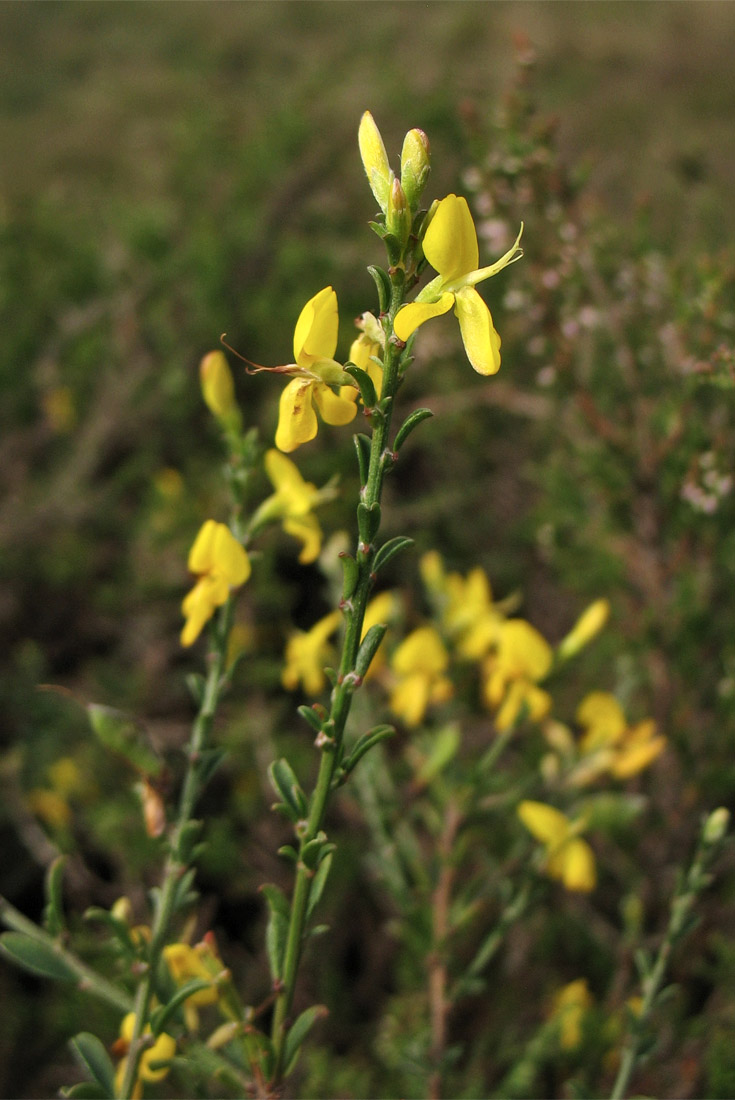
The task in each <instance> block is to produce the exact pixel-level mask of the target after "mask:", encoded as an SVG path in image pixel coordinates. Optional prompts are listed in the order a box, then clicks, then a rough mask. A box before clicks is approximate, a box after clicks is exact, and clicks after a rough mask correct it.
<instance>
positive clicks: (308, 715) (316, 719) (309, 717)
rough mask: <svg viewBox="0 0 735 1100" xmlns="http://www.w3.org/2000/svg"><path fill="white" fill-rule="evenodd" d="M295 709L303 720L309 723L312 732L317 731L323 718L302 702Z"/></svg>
mask: <svg viewBox="0 0 735 1100" xmlns="http://www.w3.org/2000/svg"><path fill="white" fill-rule="evenodd" d="M296 709H297V711H298V713H299V714H300V715H301V717H302V718H303V719H304V721H305V722H308V723H309V725H310V726H311V728H312V729H313V730H314V732H315V733H319V731H320V730H321V728H322V721H323V719H322V718H321V716H320V715H318V714H317V712H316V711H315V710H314V708H313V707H310V706H308V705H307V704H306V703H304V705H303V706H300V707H297V708H296Z"/></svg>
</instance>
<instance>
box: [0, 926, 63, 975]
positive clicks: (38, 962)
mask: <svg viewBox="0 0 735 1100" xmlns="http://www.w3.org/2000/svg"><path fill="white" fill-rule="evenodd" d="M0 951H1V952H2V954H3V955H5V957H6V958H7V959H10V961H11V962H14V963H15V964H16V966H20V967H21V968H22V969H23V970H28V971H30V973H31V974H36V975H38V976H40V977H42V978H53V979H54V980H55V981H59V982H74V981H77V975H76V974H75V973H74V971H73V970H72V969H71V967H70V966H69V965H68V964H67V963H66V962H64V960H63V958H61V956H60V955H59V954H58V953H57V952H56V951H55V950H54V948H53V947H52V946H51V944H47V943H44V942H43V940H36V939H31V937H30V936H26V935H24V934H23V932H3V934H2V935H1V936H0Z"/></svg>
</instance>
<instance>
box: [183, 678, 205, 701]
mask: <svg viewBox="0 0 735 1100" xmlns="http://www.w3.org/2000/svg"><path fill="white" fill-rule="evenodd" d="M206 684H207V681H206V680H205V679H204V677H203V676H200V674H199V673H198V672H190V673H189V675H188V676H187V677H186V686H187V687H188V689H189V693H190V695H191V697H192V699H193V700H194V702H195V703H196V705H197V706H198V707H199V706H201V704H202V700H203V699H204V691H205V688H206Z"/></svg>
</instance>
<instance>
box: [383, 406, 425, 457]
mask: <svg viewBox="0 0 735 1100" xmlns="http://www.w3.org/2000/svg"><path fill="white" fill-rule="evenodd" d="M433 415H434V414H433V412H432V411H431V409H414V411H413V412H412V413H409V415H408V416H407V417H406V419H405V420H404V421H403V423H402V424H401V426H400V428H399V429H398V431H397V432H396V438H395V440H394V442H393V450H394V451H400V449H401V447H402V446H403V444H404V443H405V442H406V440H407V439H408V437H409V435H410V434H411V432H412V431H413V430H414V428H416V427H418V425H419V424H420V423H421V421H422V420H427V419H428V418H429V417H430V416H433Z"/></svg>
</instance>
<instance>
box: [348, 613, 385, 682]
mask: <svg viewBox="0 0 735 1100" xmlns="http://www.w3.org/2000/svg"><path fill="white" fill-rule="evenodd" d="M387 629H388V627H387V626H386V624H385V623H375V625H374V626H371V627H370V629H369V630H368V632H367V634H366V635H365V637H364V638H363V639H362V642H361V643H360V648H359V649H358V651H357V657H356V659H355V672H356V673H357V675H358V676H359V677H360V679H362V678H363V677H364V676H365V675H366V673H367V670H368V669H369V668H370V664H371V662H372V659H373V657H374V656H375V654H376V653H377V652H378V649H379V648H380V643H381V642H382V641H383V638H384V637H385V632H386V630H387Z"/></svg>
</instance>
